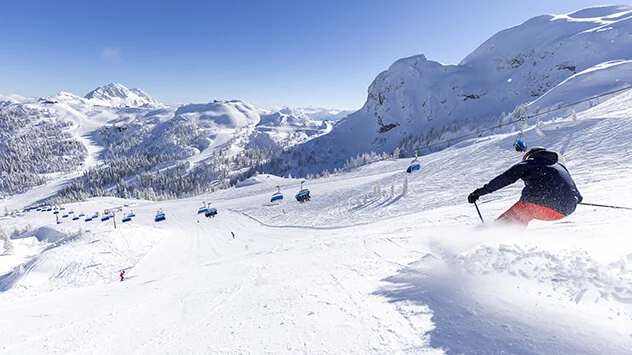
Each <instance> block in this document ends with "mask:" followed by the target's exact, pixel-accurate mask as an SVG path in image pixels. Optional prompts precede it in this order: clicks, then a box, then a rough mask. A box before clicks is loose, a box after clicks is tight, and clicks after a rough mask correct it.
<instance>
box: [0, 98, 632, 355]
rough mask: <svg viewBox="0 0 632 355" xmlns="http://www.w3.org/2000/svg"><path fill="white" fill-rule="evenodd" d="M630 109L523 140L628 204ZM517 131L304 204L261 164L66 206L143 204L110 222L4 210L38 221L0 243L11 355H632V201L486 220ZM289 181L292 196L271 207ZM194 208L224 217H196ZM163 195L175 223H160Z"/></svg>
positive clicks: (382, 169) (350, 180)
mask: <svg viewBox="0 0 632 355" xmlns="http://www.w3.org/2000/svg"><path fill="white" fill-rule="evenodd" d="M631 103H632V93H630V92H628V93H625V94H622V95H619V96H617V97H614V98H612V99H610V100H608V101H606V102H603V103H601V104H600V105H598V106H595V107H593V108H591V109H589V110H587V111H585V112H583V113H580V114H578V115H577V123H575V122H574V121H573V120H572V119H571V118H569V117H562V118H557V119H552V120H547V121H544V122H543V124H542V126H541V127H540V129H541V131H542V132H543V133H544V134H545V136H544V137H539V136H538V135H537V134H536V132H535V131H534V130H530V131H528V132H527V133H526V135H525V138H524V139H525V141H526V142H527V144H529V145H531V146H533V145H543V146H547V147H550V148H551V149H554V150H557V151H559V152H561V153H563V154H564V156H565V158H566V161H567V165H568V168H569V170H570V171H571V172H572V174H573V176H574V178H575V180H576V182H577V184H578V186H579V188H580V191H581V192H582V194H583V195H584V198H585V202H591V203H604V204H613V205H623V206H626V205H627V206H630V203H629V201H628V200H629V196H630V194H629V186H630V185H631V184H632V174H631V173H632V146H630V145H629V144H627V142H628V141H629V139H630V137H632V124H631V123H632V121H631V120H632V108H631V107H632V106H631V105H630V104H631ZM515 138H516V137H515V134H502V135H494V136H490V137H484V138H478V139H474V140H469V141H464V142H461V143H459V144H458V145H456V146H453V147H451V148H448V149H446V150H444V151H441V152H438V153H435V154H431V155H429V156H425V157H422V158H420V164H421V170H420V171H418V172H415V173H412V174H406V173H405V172H404V171H405V169H406V167H407V166H408V164H409V163H410V162H409V160H397V161H385V162H379V163H375V164H371V165H369V166H365V167H361V168H358V169H357V170H356V171H351V172H346V173H341V174H338V175H335V176H331V177H329V178H323V179H318V180H311V181H307V182H306V183H305V185H304V186H305V187H306V188H309V189H310V190H311V196H312V199H311V201H309V202H307V203H304V204H299V203H298V202H296V200H295V199H294V197H293V196H294V194H295V193H297V192H298V190H299V184H300V181H299V180H295V179H283V178H279V177H274V176H270V175H259V176H257V177H253V178H251V179H249V180H247V181H245V182H243V183H242V184H240V185H238V186H236V187H234V188H231V189H228V190H223V191H218V192H216V193H214V194H211V195H206V196H199V197H198V198H193V199H186V200H177V201H163V202H147V201H131V200H130V201H125V200H118V199H91V200H89V201H87V202H84V203H78V204H71V205H67V206H64V207H65V208H66V209H65V211H69V210H73V211H74V213H80V212H81V211H83V212H84V213H86V214H89V213H91V212H94V211H97V210H98V211H103V209H105V208H110V207H114V206H121V205H124V204H128V205H129V206H128V207H124V208H123V210H124V212H128V211H132V210H133V211H134V213H135V214H136V217H134V218H133V220H132V222H131V223H127V224H123V223H121V221H120V218H121V214H120V213H119V214H118V216H117V224H118V228H117V229H116V230H114V229H113V224H112V221H108V222H100V221H96V222H84V221H83V220H80V221H72V220H68V218H66V219H63V223H62V224H59V225H56V224H55V223H54V221H55V218H54V216H53V215H52V214H51V212H35V211H32V212H25V213H22V214H21V215H20V216H16V217H13V218H11V217H6V218H2V219H1V220H0V222H1V223H2V226H3V227H4V228H5V230H7V232H9V233H10V232H11V231H12V230H13V229H14V228H18V229H20V230H22V229H23V228H24V227H25V226H27V225H28V224H30V230H31V231H32V232H27V233H23V234H22V235H20V238H24V239H19V240H18V239H13V242H14V243H15V244H16V245H15V250H16V255H13V256H7V255H2V256H0V270H11V269H13V272H10V273H8V274H5V275H4V276H0V333H1V334H2V336H1V337H0V351H1V352H3V353H7V354H42V353H46V354H86V353H94V354H113V353H115V354H128V353H135V354H209V353H222V354H236V353H248V354H266V353H269V354H277V353H332V354H356V353H357V354H366V353H374V354H385V353H411V354H418V353H429V354H442V353H448V354H463V353H466V354H471V353H477V354H499V353H511V354H516V353H521V354H524V353H540V354H628V353H629V349H631V348H632V240H631V239H630V238H629V236H628V234H629V233H627V232H625V230H626V229H627V228H629V226H630V222H629V221H630V211H625V210H612V209H598V208H592V207H587V206H579V207H578V209H577V211H576V213H575V214H573V215H572V216H570V217H569V218H567V219H564V220H562V221H558V222H534V223H532V224H531V225H530V226H529V228H528V229H527V230H526V231H524V232H522V231H515V230H501V229H495V228H494V229H477V228H475V226H476V225H477V224H479V221H478V216H477V214H476V212H475V210H474V208H473V207H472V206H471V205H469V204H468V203H467V202H466V201H465V197H466V196H467V194H468V193H469V192H470V191H471V190H473V189H475V188H477V187H480V186H481V185H482V184H484V183H485V182H487V181H488V180H490V179H491V178H493V177H494V176H496V175H497V174H499V173H500V172H502V171H503V170H504V169H505V168H507V167H508V166H510V165H511V164H513V163H515V162H516V161H518V160H519V158H520V155H519V154H517V153H516V152H514V151H512V147H511V145H512V143H513V140H514V139H515ZM406 179H407V181H408V191H407V193H406V194H403V193H402V192H403V186H404V181H405V180H406ZM277 185H279V186H281V190H282V192H283V193H284V199H283V200H282V202H280V203H276V204H272V203H270V202H269V199H270V196H271V194H272V193H273V192H275V191H276V188H275V186H277ZM519 185H520V183H518V184H516V185H515V186H513V187H511V188H507V189H505V190H502V191H500V192H498V193H495V194H492V195H490V196H485V197H483V198H482V201H481V203H480V204H479V206H480V208H481V211H482V213H483V217H484V218H485V219H486V220H487V221H491V220H492V219H493V218H494V217H496V216H497V215H498V214H500V213H501V212H502V211H503V210H505V209H506V208H507V207H509V206H510V205H511V204H512V203H513V202H514V201H515V200H516V199H517V196H518V194H519V192H520V186H519ZM391 189H392V190H393V192H391ZM22 198H23V197H21V196H17V197H15V198H14V199H13V200H10V201H8V202H2V203H4V204H6V203H9V204H11V205H12V206H16V205H19V204H20V202H23V203H25V204H26V203H27V202H26V200H22ZM202 202H210V203H211V204H210V205H211V207H215V208H217V209H218V211H219V214H218V215H217V217H215V218H205V217H203V215H198V214H196V212H197V210H198V208H199V207H201V206H202ZM2 207H3V206H0V208H2ZM630 207H632V206H630ZM159 208H162V209H163V210H164V212H165V213H166V216H167V219H166V221H163V222H158V223H155V222H153V217H154V214H155V212H156V211H157V210H158V209H159ZM80 229H81V231H80ZM79 232H81V233H79ZM231 232H232V233H234V234H235V238H233V237H232V235H231ZM33 236H34V237H35V238H32V237H33ZM28 238H30V239H28ZM0 250H1V249H0ZM18 264H20V265H18ZM122 269H126V270H127V277H128V279H127V281H124V282H119V281H118V280H117V275H118V272H120V270H122Z"/></svg>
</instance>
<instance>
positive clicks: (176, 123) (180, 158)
mask: <svg viewBox="0 0 632 355" xmlns="http://www.w3.org/2000/svg"><path fill="white" fill-rule="evenodd" d="M20 121H21V124H20V123H19V122H20ZM51 124H54V126H51ZM0 126H1V127H5V128H6V129H5V131H4V132H2V133H0V167H2V168H3V170H4V169H6V171H8V172H11V173H12V175H11V176H4V175H2V176H0V195H2V196H4V195H7V194H9V195H10V194H14V193H21V192H24V191H26V190H27V189H29V188H31V187H33V186H37V185H42V184H44V183H45V182H47V181H49V182H52V180H66V181H67V180H71V181H72V183H71V184H67V185H66V187H65V188H64V189H63V190H62V191H61V193H60V194H58V197H60V198H72V199H77V198H83V197H85V196H90V195H97V196H99V195H117V196H135V197H138V198H157V196H162V195H166V196H168V197H174V196H177V195H181V194H185V195H186V194H192V193H200V192H202V191H206V190H209V189H212V188H213V187H214V186H218V185H220V186H225V185H227V184H228V183H229V181H233V182H234V181H235V180H236V179H238V178H239V177H240V176H241V175H242V174H245V173H247V172H248V171H249V170H251V169H254V167H256V166H258V165H260V164H262V163H264V162H266V161H267V160H269V159H270V157H271V156H273V155H274V154H276V153H277V152H279V151H281V150H282V149H286V148H289V147H292V146H294V145H296V144H298V143H301V142H305V141H307V140H309V139H312V138H313V137H316V136H319V135H321V134H324V133H327V132H329V131H330V130H331V124H329V123H327V122H320V121H314V120H312V119H310V118H309V117H307V116H306V115H304V114H302V113H301V112H300V111H294V110H281V111H279V112H271V111H267V110H262V109H260V108H258V107H255V106H253V105H250V104H248V103H245V102H242V101H239V100H232V101H227V100H214V101H213V102H209V103H204V104H188V105H183V106H180V107H167V106H164V105H161V104H159V103H157V102H155V100H153V98H151V96H149V95H148V94H147V93H145V92H143V91H142V90H139V89H127V88H126V87H124V86H123V85H121V84H116V83H113V84H109V85H106V86H102V87H99V88H97V89H95V90H93V91H91V92H90V93H89V94H88V95H86V97H85V98H82V97H79V96H76V95H73V94H71V93H67V92H60V93H58V94H56V95H53V96H50V97H46V98H41V99H39V100H34V99H27V98H22V99H21V100H19V101H18V100H11V101H9V100H5V101H2V104H1V105H0ZM46 127H48V128H47V129H49V130H51V133H54V135H51V134H49V135H50V136H51V137H50V138H52V140H51V141H50V142H48V143H46V142H47V141H45V140H43V139H40V138H39V136H34V135H33V134H31V133H30V131H33V130H36V129H39V128H46ZM38 132H39V131H38ZM40 133H41V134H40V135H47V134H48V133H47V131H46V130H42V131H41V132H40ZM19 137H22V138H19ZM25 137H30V138H32V139H26V138H25ZM18 138H19V141H16V139H18ZM51 144H55V145H53V146H52V145H51ZM59 144H65V146H66V147H67V148H68V149H67V150H66V151H64V149H61V148H58V147H57V146H56V145H59ZM21 151H22V152H21ZM38 151H40V152H42V153H40V154H39V155H38V154H35V153H37V152H38ZM25 152H26V153H25ZM30 152H34V154H30ZM51 152H53V153H52V154H53V155H51ZM38 156H39V157H40V158H41V159H40V158H38ZM42 159H43V160H42ZM161 171H162V172H161ZM44 174H46V175H44ZM78 175H83V176H82V177H80V178H77V176H78ZM53 185H55V186H57V185H60V182H59V181H58V182H55V183H54V184H53ZM176 185H177V186H176Z"/></svg>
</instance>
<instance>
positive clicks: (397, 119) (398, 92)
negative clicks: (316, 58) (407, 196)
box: [290, 5, 632, 171]
mask: <svg viewBox="0 0 632 355" xmlns="http://www.w3.org/2000/svg"><path fill="white" fill-rule="evenodd" d="M628 60H632V7H630V6H627V5H621V6H600V7H593V8H587V9H583V10H579V11H576V12H573V13H570V14H565V15H543V16H538V17H535V18H532V19H530V20H528V21H526V22H525V23H523V24H520V25H517V26H514V27H511V28H508V29H505V30H503V31H501V32H499V33H497V34H496V35H494V36H492V37H491V38H490V39H489V40H487V41H486V42H485V43H483V44H482V45H481V46H479V47H478V48H477V49H476V50H475V51H474V52H473V53H471V54H470V55H468V56H467V57H466V58H465V59H464V60H463V61H462V62H461V63H459V64H458V65H444V64H441V63H438V62H435V61H431V60H428V59H427V58H426V56H425V55H415V56H412V57H408V58H403V59H400V60H398V61H396V62H395V63H394V64H393V65H391V67H390V68H389V69H388V70H386V71H384V72H382V73H380V74H379V75H378V76H377V78H376V79H375V80H374V81H373V83H372V84H371V85H370V86H369V89H368V98H367V101H366V103H365V104H364V106H363V107H362V108H361V109H360V110H359V111H357V112H355V113H353V114H351V115H349V116H347V117H346V118H345V119H343V120H341V121H340V122H339V123H338V124H337V125H336V126H335V127H334V129H333V130H332V132H331V133H330V134H327V135H324V136H322V137H319V138H317V139H314V140H311V141H309V142H307V143H305V144H303V145H301V146H298V147H297V148H296V149H297V153H293V154H294V155H297V154H299V155H302V156H306V155H311V156H313V157H314V158H315V160H313V162H316V163H315V164H313V165H314V166H312V167H307V166H305V167H304V168H305V170H306V171H307V170H309V169H311V170H312V171H320V170H322V168H323V167H327V168H330V169H331V168H333V167H334V166H338V167H339V166H340V165H341V164H342V163H343V162H344V161H345V160H346V159H347V158H349V157H350V156H355V155H356V154H359V153H364V152H370V151H375V152H378V153H381V152H392V151H393V149H394V148H396V147H401V148H402V150H403V151H404V152H405V154H407V155H409V156H410V155H411V154H412V150H413V149H418V148H423V147H425V146H427V145H429V144H432V143H436V142H438V141H444V140H446V139H450V138H451V137H456V136H459V135H462V134H463V133H468V132H476V131H477V130H478V129H481V128H488V127H493V126H494V125H496V124H498V122H499V119H500V117H501V115H502V113H503V112H507V113H508V112H512V111H513V110H514V108H516V107H517V106H518V105H521V104H525V103H531V104H530V105H529V111H528V112H530V113H533V112H536V111H538V110H543V109H545V108H550V107H554V106H556V105H561V104H568V103H571V102H573V101H575V100H581V99H585V98H587V97H590V96H591V95H594V94H600V93H603V92H606V91H608V90H613V89H617V88H621V87H625V86H626V85H630V84H632V72H631V71H630V70H629V69H628V68H629V63H628V62H627V61H628ZM593 104H594V103H593ZM588 107H590V105H584V106H583V107H581V106H580V107H578V108H576V109H578V110H580V109H582V108H583V109H585V108H588ZM523 114H524V112H523ZM527 123H528V124H534V123H535V122H534V121H531V122H527ZM448 145H449V144H444V145H443V147H445V146H448ZM329 151H332V152H333V153H331V154H330V153H328V152H329ZM428 152H429V151H422V153H428ZM290 165H294V164H290Z"/></svg>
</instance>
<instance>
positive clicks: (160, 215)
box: [154, 208, 167, 222]
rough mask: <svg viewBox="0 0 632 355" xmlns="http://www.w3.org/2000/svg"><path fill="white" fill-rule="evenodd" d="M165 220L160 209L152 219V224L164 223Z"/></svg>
mask: <svg viewBox="0 0 632 355" xmlns="http://www.w3.org/2000/svg"><path fill="white" fill-rule="evenodd" d="M165 219H167V217H166V216H165V213H164V212H162V208H161V209H159V210H158V212H156V217H154V222H161V221H164V220H165Z"/></svg>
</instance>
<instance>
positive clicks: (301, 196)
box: [296, 181, 311, 203]
mask: <svg viewBox="0 0 632 355" xmlns="http://www.w3.org/2000/svg"><path fill="white" fill-rule="evenodd" d="M303 183H305V181H301V191H299V192H298V193H297V194H296V201H298V202H300V203H303V202H306V201H309V199H310V198H311V197H310V196H309V189H304V188H303Z"/></svg>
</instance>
